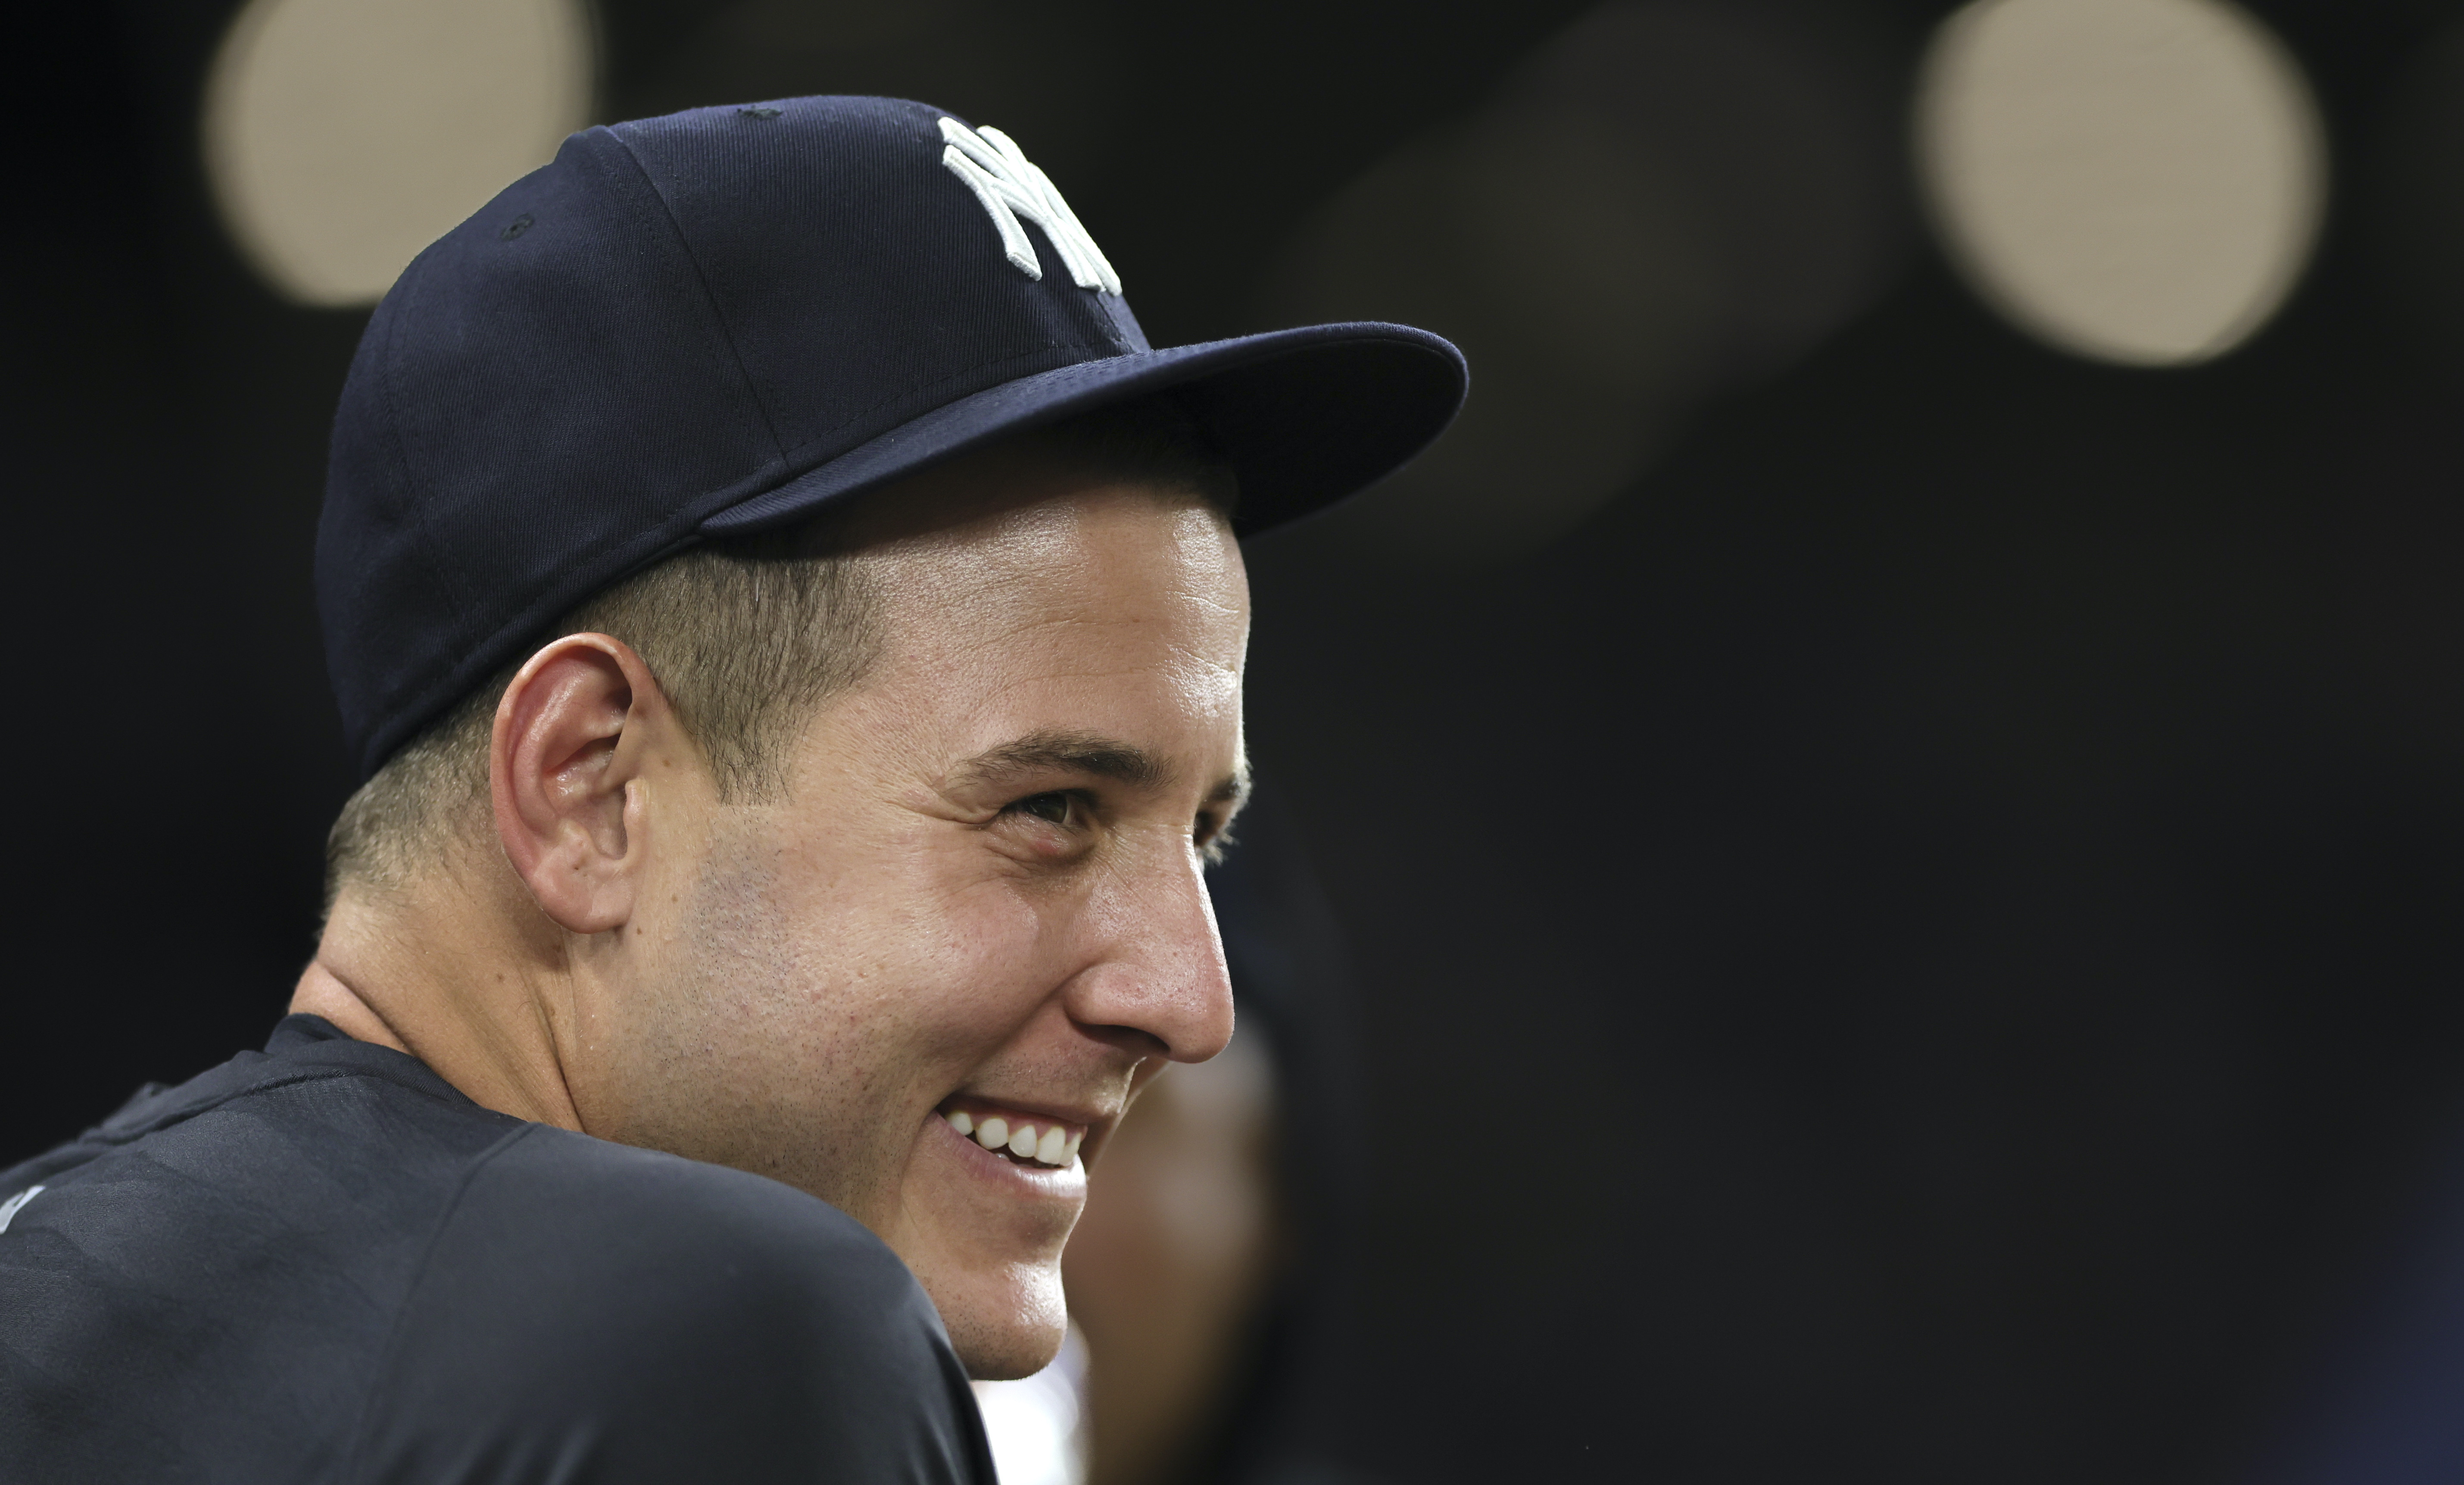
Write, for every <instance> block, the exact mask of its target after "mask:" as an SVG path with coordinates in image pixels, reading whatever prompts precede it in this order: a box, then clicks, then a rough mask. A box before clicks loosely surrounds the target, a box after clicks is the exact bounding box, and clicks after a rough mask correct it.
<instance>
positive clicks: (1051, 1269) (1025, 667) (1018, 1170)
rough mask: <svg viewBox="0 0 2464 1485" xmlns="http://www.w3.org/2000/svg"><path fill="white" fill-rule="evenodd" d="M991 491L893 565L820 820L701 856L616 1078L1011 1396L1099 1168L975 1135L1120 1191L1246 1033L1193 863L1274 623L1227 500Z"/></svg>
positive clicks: (702, 848)
mask: <svg viewBox="0 0 2464 1485" xmlns="http://www.w3.org/2000/svg"><path fill="white" fill-rule="evenodd" d="M973 472H974V475H975V477H976V478H977V479H978V481H979V483H978V484H977V485H976V486H974V487H966V486H963V485H959V484H956V483H954V484H953V485H952V486H951V487H949V488H950V491H951V492H950V493H949V494H948V495H947V496H946V498H945V499H944V500H943V501H942V503H941V504H940V506H939V507H938V508H937V513H936V512H935V507H934V506H933V504H932V503H931V502H930V501H922V502H917V505H916V507H914V508H911V509H910V510H909V511H908V512H907V513H902V514H901V515H900V516H898V517H897V519H898V521H899V524H895V525H891V524H888V523H885V525H884V528H883V529H882V530H881V531H879V532H877V533H875V534H873V540H872V544H871V545H869V546H866V547H865V548H863V549H862V550H861V552H860V554H859V559H860V560H862V561H864V562H866V563H868V564H869V568H870V570H869V572H868V573H867V575H866V577H867V580H868V582H869V583H870V584H872V586H873V591H876V592H878V593H880V594H881V595H882V599H881V601H882V603H883V605H884V607H883V611H882V614H881V628H882V632H883V634H884V636H885V641H886V643H885V646H884V649H883V653H882V656H881V658H880V660H879V661H878V662H877V663H876V665H875V666H873V668H872V670H871V671H870V672H869V674H868V675H867V677H866V678H865V679H864V680H863V681H861V682H859V683H858V684H857V685H856V686H855V687H854V688H851V689H850V690H848V691H847V692H845V693H843V694H842V695H841V696H839V697H836V698H834V699H833V700H831V701H830V702H829V703H827V704H825V706H824V708H823V709H822V710H821V712H820V713H819V714H818V715H817V716H816V717H815V718H814V719H813V720H812V723H811V724H810V726H809V727H808V728H807V729H806V730H805V732H804V733H803V736H802V738H801V739H800V741H799V742H798V743H797V744H796V745H795V748H794V751H793V753H792V754H791V757H790V760H789V761H790V770H789V777H790V785H789V787H788V789H787V790H786V792H785V796H784V797H783V798H781V799H779V800H776V801H769V802H753V803H745V804H739V805H726V806H713V807H711V808H709V809H707V810H706V811H704V812H702V813H701V815H700V817H699V819H698V821H697V826H696V828H694V829H693V830H680V831H678V832H677V836H676V840H675V842H674V844H675V846H676V849H675V850H674V851H673V852H672V858H673V859H672V861H671V863H670V864H669V865H668V866H667V867H666V868H665V873H664V874H665V877H666V881H665V884H664V886H663V887H662V888H661V889H660V890H658V891H655V892H654V893H652V894H651V897H652V910H651V911H649V913H646V914H645V918H646V921H645V922H644V923H642V924H641V925H639V926H638V927H637V928H636V929H635V936H634V938H633V939H632V940H630V941H628V943H627V952H628V953H632V954H633V955H634V959H633V965H632V973H631V978H632V983H631V985H629V986H628V987H627V993H626V994H623V995H621V996H618V997H614V998H613V999H612V1000H611V1002H610V1006H609V1012H608V1018H607V1023H606V1025H605V1048H606V1054H607V1056H608V1058H609V1059H610V1061H611V1064H619V1063H621V1064H622V1065H621V1067H612V1068H611V1070H612V1071H613V1073H614V1076H613V1077H612V1079H611V1080H610V1081H612V1082H615V1083H618V1084H621V1085H622V1086H623V1088H624V1089H625V1093H624V1096H623V1097H622V1098H621V1099H620V1100H618V1101H616V1103H617V1105H618V1106H617V1107H616V1108H614V1109H612V1110H611V1114H610V1122H611V1124H613V1125H618V1126H620V1127H619V1128H618V1129H617V1130H616V1131H614V1132H615V1137H617V1138H623V1139H627V1140H629V1141H630V1142H632V1143H639V1144H647V1145H653V1146H657V1147H662V1148H667V1149H671V1150H674V1151H676V1152H677V1153H680V1154H685V1155H689V1156H692V1157H693V1158H696V1159H703V1160H711V1161H715V1162H718V1163H721V1164H725V1165H729V1166H734V1167H737V1168H741V1169H747V1170H753V1171H757V1172H759V1173H760V1174H763V1175H768V1176H772V1177H774V1178H776V1179H779V1180H781V1181H784V1182H786V1183H787V1184H790V1185H793V1186H796V1187H799V1188H801V1189H803V1190H807V1191H810V1192H812V1193H813V1194H815V1195H818V1196H821V1197H822V1198H823V1199H825V1200H827V1201H829V1202H831V1203H832V1204H833V1205H836V1206H838V1207H840V1208H841V1209H842V1210H844V1211H846V1212H848V1213H849V1214H850V1215H852V1216H854V1217H856V1218H857V1219H858V1220H859V1221H862V1222H864V1223H865V1224H866V1225H867V1226H869V1227H870V1228H872V1230H873V1231H874V1232H875V1233H877V1234H881V1235H882V1236H883V1237H884V1238H885V1239H886V1240H887V1241H889V1242H890V1244H891V1247H892V1248H893V1249H895V1250H896V1251H897V1252H898V1253H899V1254H900V1256H902V1257H904V1258H906V1259H907V1261H908V1263H909V1264H910V1266H911V1267H912V1268H913V1269H914V1270H915V1272H916V1274H917V1277H918V1278H920V1279H921V1280H922V1281H923V1283H924V1285H925V1287H926V1289H927V1291H928V1292H929V1293H931V1294H932V1296H933V1298H934V1299H935V1302H936V1303H937V1304H938V1305H939V1307H940V1310H941V1313H942V1318H943V1321H944V1323H945V1325H946V1327H947V1328H948V1329H949V1331H950V1332H951V1335H952V1339H953V1341H954V1343H956V1344H957V1346H958V1349H959V1354H960V1355H961V1357H962V1358H964V1359H965V1360H966V1361H967V1362H968V1364H969V1365H970V1368H971V1369H972V1370H974V1371H976V1372H977V1373H978V1374H979V1375H986V1376H995V1375H1008V1374H1021V1373H1023V1372H1024V1371H1028V1370H1033V1369H1035V1367H1037V1366H1040V1365H1043V1363H1044V1362H1045V1361H1046V1360H1048V1359H1049V1357H1050V1354H1051V1350H1052V1348H1053V1347H1054V1346H1057V1344H1058V1343H1059V1337H1060V1331H1061V1326H1062V1323H1063V1320H1064V1311H1063V1302H1062V1299H1061V1289H1060V1281H1059V1259H1060V1255H1061V1250H1062V1246H1063V1243H1064V1242H1065V1240H1066V1239H1067V1234H1068V1231H1069V1228H1070V1226H1071V1225H1072V1223H1074V1221H1075V1219H1076V1215H1077V1212H1078V1210H1079V1207H1080V1205H1081V1203H1082V1202H1083V1200H1084V1170H1083V1165H1081V1164H1080V1163H1079V1162H1076V1161H1073V1162H1072V1163H1071V1166H1070V1167H1069V1168H1064V1169H1051V1168H1042V1167H1039V1166H1036V1165H1034V1164H1033V1163H1032V1162H1021V1161H1018V1160H1016V1159H1014V1158H1012V1157H1008V1156H1003V1155H999V1154H996V1153H994V1152H990V1151H987V1150H985V1149H983V1148H981V1147H979V1144H978V1143H973V1142H970V1141H969V1140H967V1139H965V1138H963V1137H960V1136H958V1135H957V1134H956V1133H954V1132H953V1129H952V1126H951V1125H950V1124H948V1123H946V1122H945V1120H944V1119H943V1117H942V1115H943V1113H945V1112H947V1111H948V1110H949V1109H950V1108H951V1107H952V1106H953V1101H954V1100H958V1101H972V1106H978V1107H991V1106H999V1107H1001V1108H1017V1109H1025V1110H1030V1111H1032V1117H1034V1118H1037V1119H1042V1120H1045V1121H1047V1126H1050V1125H1052V1124H1055V1123H1058V1122H1062V1121H1067V1122H1069V1125H1070V1127H1072V1128H1081V1129H1083V1130H1084V1131H1085V1139H1086V1142H1087V1143H1086V1145H1085V1147H1084V1148H1083V1150H1082V1151H1081V1152H1080V1154H1081V1158H1082V1160H1083V1159H1085V1158H1092V1157H1093V1156H1094V1155H1095V1154H1096V1153H1097V1152H1098V1151H1100V1149H1101V1147H1102V1144H1103V1140H1104V1138H1105V1135H1106V1134H1107V1132H1108V1131H1109V1129H1110V1128H1111V1125H1112V1124H1113V1123H1114V1122H1115V1121H1116V1120H1117V1118H1118V1116H1119V1115H1120V1113H1121V1112H1122V1111H1123V1110H1124V1109H1125V1108H1126V1106H1127V1104H1128V1102H1129V1100H1130V1098H1131V1097H1132V1095H1133V1091H1134V1088H1135V1086H1136V1084H1137V1083H1138V1082H1139V1081H1142V1079H1143V1078H1144V1077H1145V1076H1149V1075H1151V1073H1152V1072H1153V1071H1154V1070H1155V1069H1156V1068H1159V1067H1160V1066H1161V1065H1162V1064H1163V1062H1164V1061H1165V1060H1166V1059H1191V1058H1202V1057H1204V1056H1208V1055H1211V1054H1212V1052H1213V1051H1214V1050H1215V1049H1216V1048H1217V1047H1219V1046H1220V1045H1221V1037H1222V1036H1224V1035H1228V1032H1229V987H1228V984H1227V983H1226V982H1225V981H1224V979H1223V972H1222V965H1221V950H1220V947H1219V946H1218V945H1217V943H1216V941H1215V938H1214V929H1213V923H1212V918H1211V915H1210V913H1209V910H1208V908H1207V907H1206V905H1205V901H1204V892H1203V886H1202V884H1201V882H1200V880H1199V863H1198V860H1197V856H1196V852H1195V849H1194V845H1195V841H1194V839H1193V837H1194V836H1203V835H1204V834H1205V833H1207V832H1208V831H1210V830H1214V829H1220V827H1221V823H1222V821H1223V819H1224V818H1225V817H1226V816H1228V812H1229V810H1230V808H1232V807H1234V805H1235V804H1236V803H1237V801H1236V800H1230V799H1227V798H1225V797H1223V796H1224V795H1225V792H1226V790H1225V787H1224V781H1225V780H1226V779H1229V778H1232V777H1234V776H1236V775H1238V773H1239V770H1240V767H1241V762H1240V700H1239V685H1240V671H1241V663H1242V654H1243V648H1244V647H1245V643H1246V626H1247V598H1246V588H1245V579H1243V575H1242V572H1241V567H1240V557H1239V550H1238V547H1237V546H1236V545H1235V544H1234V543H1233V542H1232V539H1231V537H1230V535H1229V533H1228V532H1227V531H1225V530H1224V528H1223V525H1222V523H1221V518H1220V517H1218V516H1217V515H1215V514H1214V513H1212V512H1210V511H1207V510H1205V509H1204V508H1203V507H1201V506H1199V505H1198V504H1197V503H1196V502H1194V501H1191V500H1187V499H1182V498H1178V497H1177V496H1173V495H1170V494H1168V493H1165V492H1159V491H1146V490H1135V489H1128V490H1125V489H1121V488H1118V487H1110V488H1107V487H1103V486H1100V485H1090V484H1089V482H1086V481H1083V480H1082V481H1074V482H1073V481H1069V480H1067V479H1066V478H1064V477H1062V476H1061V475H1060V474H1058V473H1057V472H1056V471H1050V470H1032V469H1030V470H1025V471H1024V474H1023V477H1020V471H1018V470H1015V469H1013V470H1009V471H1007V472H1008V473H1009V474H1010V475H1011V476H1012V479H1011V483H1010V485H1009V487H1008V488H1007V489H1006V490H1005V491H1004V490H1001V489H1000V488H999V487H998V486H996V487H995V489H994V492H993V493H991V494H986V493H984V492H983V491H984V489H985V482H983V481H982V479H981V471H973ZM997 472H998V471H997ZM969 473H970V471H966V470H960V471H957V473H956V474H954V476H953V480H954V482H955V481H956V480H957V479H958V478H960V477H962V476H966V475H968V474H969ZM928 493H929V492H928ZM914 509H921V510H923V511H924V512H926V514H925V515H923V516H918V515H916V514H914V513H913V510H914ZM936 518H937V523H936ZM1037 739H1044V740H1045V744H1046V745H1045V746H1044V747H1043V751H1042V752H1038V750H1037V748H1036V747H1034V746H1024V747H1023V745H1025V744H1033V743H1034V742H1035V740H1037ZM1053 739H1059V740H1061V741H1060V743H1058V744H1055V743H1052V741H1051V740H1053ZM1069 739H1082V740H1083V739H1096V740H1100V741H1103V742H1105V743H1107V744H1114V743H1116V744H1119V745H1121V747H1122V748H1125V749H1127V750H1128V751H1129V752H1130V753H1134V754H1135V755H1136V756H1137V757H1138V758H1140V759H1143V760H1144V761H1145V762H1146V764H1148V765H1151V767H1150V769H1149V772H1148V774H1147V775H1137V777H1136V778H1134V779H1133V777H1132V776H1131V775H1135V774H1136V770H1134V769H1131V770H1127V771H1124V770H1122V769H1118V768H1113V769H1112V770H1111V774H1110V775H1105V776H1082V775H1089V772H1090V770H1091V772H1092V773H1093V774H1095V775H1104V771H1105V770H1106V768H1108V767H1110V765H1106V764H1103V763H1102V762H1100V760H1099V761H1097V762H1095V763H1092V764H1088V763H1086V762H1085V760H1084V759H1083V758H1082V759H1081V762H1080V764H1079V765H1072V764H1070V763H1069V762H1068V761H1067V760H1068V759H1069V758H1070V757H1071V756H1072V754H1071V753H1070V752H1069V748H1068V746H1067V742H1068V740H1069ZM1022 747H1023V751H1021V750H1022ZM1004 750H1007V751H1006V752H1005V751H1004ZM1065 797H1066V798H1065ZM1056 799H1059V800H1064V802H1061V803H1052V802H1050V801H1053V800H1056ZM1039 800H1041V801H1045V802H1044V803H1041V804H1039V803H1037V802H1036V801H1039ZM1022 801H1025V802H1024V804H1023V805H1022ZM1046 815H1050V816H1054V817H1056V818H1055V819H1045V816H1046ZM636 950H639V951H638V952H636ZM1025 1117H1028V1116H1026V1115H1022V1116H1021V1117H1020V1122H1022V1123H1023V1120H1024V1118H1025Z"/></svg>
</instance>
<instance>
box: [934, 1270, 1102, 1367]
mask: <svg viewBox="0 0 2464 1485" xmlns="http://www.w3.org/2000/svg"><path fill="white" fill-rule="evenodd" d="M909 1263H910V1266H911V1267H913V1268H914V1269H915V1277H916V1278H918V1279H919V1280H921V1281H922V1282H923V1285H924V1292H925V1293H926V1294H928V1295H930V1296H932V1298H933V1304H934V1306H935V1308H936V1309H938V1310H939V1311H940V1312H941V1327H942V1328H943V1329H944V1330H947V1331H948V1332H949V1333H950V1345H951V1348H952V1349H954V1350H956V1351H957V1353H958V1360H959V1362H960V1363H962V1364H963V1365H965V1366H966V1368H967V1375H968V1376H970V1377H973V1378H975V1379H976V1380H977V1381H979V1382H1009V1381H1014V1380H1015V1379H1017V1378H1020V1377H1025V1376H1032V1375H1033V1374H1035V1373H1036V1372H1039V1371H1042V1370H1043V1369H1044V1368H1045V1367H1046V1366H1048V1365H1051V1364H1052V1358H1053V1357H1054V1356H1056V1355H1058V1354H1060V1351H1061V1338H1062V1334H1063V1332H1065V1331H1066V1330H1067V1328H1068V1324H1069V1310H1068V1306H1067V1303H1066V1301H1065V1300H1064V1299H1062V1294H1061V1266H1060V1264H1058V1263H1037V1264H1021V1265H1018V1266H1017V1267H1015V1268H1011V1269H1006V1270H1000V1271H995V1272H991V1273H986V1272H980V1271H979V1272H973V1273H958V1274H943V1275H935V1273H933V1272H931V1271H930V1270H929V1269H928V1268H926V1267H924V1266H922V1265H917V1264H915V1263H914V1260H913V1259H910V1260H909Z"/></svg>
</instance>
